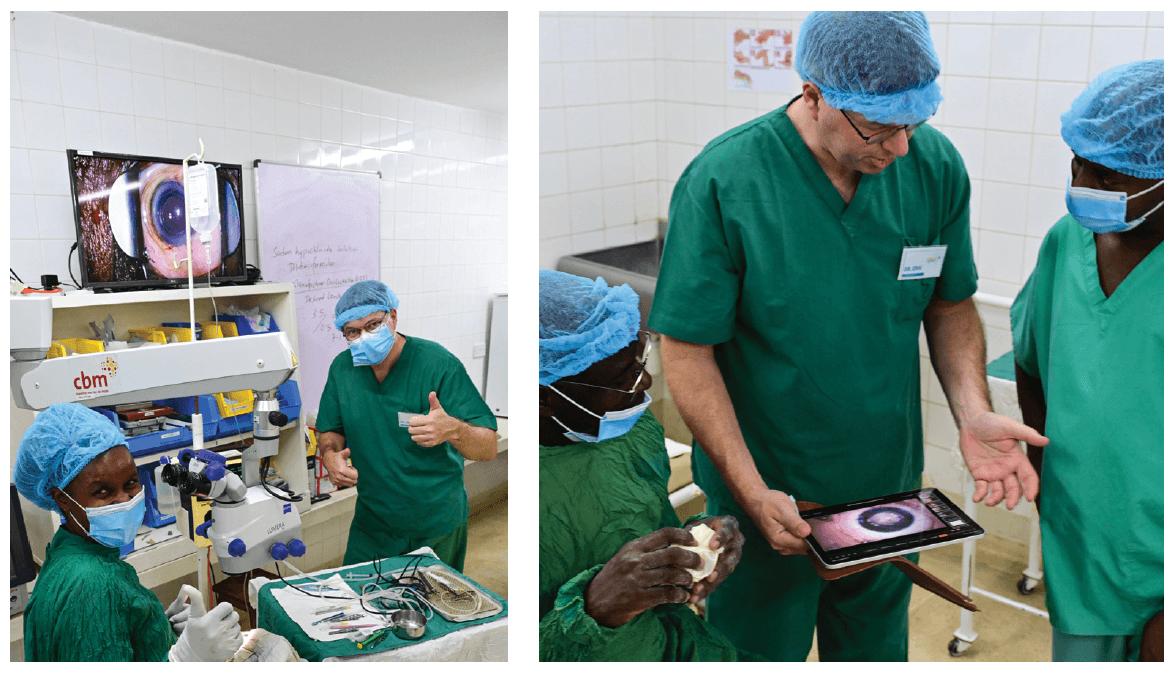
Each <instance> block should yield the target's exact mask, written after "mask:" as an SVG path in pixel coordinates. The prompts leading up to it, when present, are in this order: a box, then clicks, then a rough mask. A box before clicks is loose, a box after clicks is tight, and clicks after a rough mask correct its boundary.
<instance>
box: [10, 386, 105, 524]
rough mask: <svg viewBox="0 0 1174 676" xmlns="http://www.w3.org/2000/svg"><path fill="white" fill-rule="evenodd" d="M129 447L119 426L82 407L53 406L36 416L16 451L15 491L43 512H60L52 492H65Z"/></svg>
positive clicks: (13, 471) (13, 478)
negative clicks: (94, 465) (90, 467)
mask: <svg viewBox="0 0 1174 676" xmlns="http://www.w3.org/2000/svg"><path fill="white" fill-rule="evenodd" d="M125 444H126V437H124V436H122V432H121V431H119V429H118V425H116V424H114V423H113V422H112V421H111V420H110V419H109V418H107V417H106V416H104V415H102V414H101V413H98V412H97V411H91V410H90V409H88V408H86V407H85V406H82V405H81V404H53V405H52V406H50V407H49V408H47V409H45V410H44V411H41V412H40V413H38V414H37V417H36V419H35V420H33V424H32V425H30V426H29V428H28V430H27V431H25V433H24V437H22V438H21V440H20V447H19V448H17V450H16V467H15V468H14V469H13V470H12V480H13V483H15V484H16V490H18V491H20V494H21V495H23V496H24V497H25V499H27V500H28V501H29V502H31V503H33V504H34V505H36V506H38V507H40V508H41V509H46V510H49V509H52V510H56V509H57V503H55V502H53V498H52V497H51V496H50V495H49V489H50V488H61V489H64V488H65V487H66V486H68V485H69V482H70V481H73V478H74V477H75V476H77V475H78V473H79V472H81V471H82V468H84V467H85V466H86V465H87V464H89V462H90V461H91V460H93V459H94V458H96V457H98V456H99V455H101V454H102V453H104V452H106V451H107V450H109V449H111V448H114V447H115V446H123V445H125Z"/></svg>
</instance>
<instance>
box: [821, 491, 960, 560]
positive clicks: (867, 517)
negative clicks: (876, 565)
mask: <svg viewBox="0 0 1174 676" xmlns="http://www.w3.org/2000/svg"><path fill="white" fill-rule="evenodd" d="M799 516H800V518H802V519H803V520H804V521H806V522H807V523H808V524H809V525H810V526H811V534H810V535H808V536H807V544H808V545H810V547H811V553H812V554H814V555H815V557H816V558H818V559H819V560H820V561H821V562H822V563H823V564H824V565H825V566H827V567H828V568H843V567H844V566H848V565H852V564H857V563H865V562H868V561H878V560H880V559H883V558H885V557H888V556H895V555H899V554H908V553H911V552H916V551H921V550H923V549H931V548H933V547H941V546H943V545H948V544H954V543H956V542H961V541H963V540H970V539H974V538H980V537H982V536H983V530H982V526H979V525H978V524H977V523H975V522H974V520H973V519H971V518H970V517H969V516H967V515H966V513H965V512H964V511H963V510H962V509H959V508H958V506H957V505H955V504H954V503H952V502H950V500H949V498H947V497H946V496H945V495H943V494H942V492H941V491H939V490H938V489H936V488H922V489H918V490H913V491H904V492H902V493H894V494H892V495H884V496H880V497H876V498H872V499H869V500H862V501H858V502H850V503H845V504H842V505H832V506H830V507H818V508H815V509H810V510H807V511H803V512H800V513H799Z"/></svg>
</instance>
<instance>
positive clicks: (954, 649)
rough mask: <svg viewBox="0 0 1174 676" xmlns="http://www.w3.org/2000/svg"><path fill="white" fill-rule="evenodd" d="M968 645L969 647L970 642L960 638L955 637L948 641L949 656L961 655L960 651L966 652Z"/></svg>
mask: <svg viewBox="0 0 1174 676" xmlns="http://www.w3.org/2000/svg"><path fill="white" fill-rule="evenodd" d="M969 647H970V644H969V643H967V642H966V641H963V640H962V639H960V638H956V639H954V640H953V641H950V645H949V650H950V657H959V656H961V655H962V653H964V652H966V649H967V648H969Z"/></svg>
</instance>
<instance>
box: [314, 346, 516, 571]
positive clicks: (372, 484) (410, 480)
mask: <svg viewBox="0 0 1174 676" xmlns="http://www.w3.org/2000/svg"><path fill="white" fill-rule="evenodd" d="M405 339H406V341H407V342H406V343H405V344H404V347H403V350H402V351H401V352H400V356H399V359H398V361H396V363H395V365H394V366H392V368H391V371H390V372H389V373H388V374H387V377H386V378H384V379H383V382H382V383H380V382H378V381H376V379H375V372H374V370H373V369H372V368H371V367H369V366H359V367H356V366H355V365H354V361H353V360H352V358H351V353H350V350H343V351H342V352H341V353H340V354H339V355H338V356H337V357H335V358H334V361H333V362H332V363H331V365H330V371H329V374H328V376H327V380H326V387H325V389H324V390H323V392H322V400H321V402H320V404H319V409H318V418H317V423H316V425H317V428H318V431H319V432H338V433H339V434H342V435H344V436H345V437H346V443H347V446H348V447H349V448H350V449H351V456H350V457H351V464H352V465H353V466H354V468H355V469H356V470H357V471H358V473H359V483H358V485H357V486H356V488H357V489H358V497H357V499H356V502H355V516H354V520H353V521H352V527H351V534H350V543H351V545H352V546H356V545H361V546H362V547H363V549H364V550H365V551H379V552H382V555H383V556H384V557H385V556H394V555H397V554H400V553H401V552H399V551H390V550H385V549H380V547H381V546H382V544H383V543H384V539H383V538H381V534H392V536H393V537H396V538H433V537H439V536H441V535H445V534H447V533H451V532H452V531H453V530H455V529H456V528H457V527H458V526H460V525H461V524H462V523H465V522H466V521H467V520H468V518H469V498H468V496H467V494H466V493H465V482H464V467H465V459H464V458H463V457H461V454H460V453H459V452H458V451H457V449H455V448H453V446H452V444H449V443H447V442H446V443H444V444H441V445H440V446H436V447H433V448H424V447H422V446H418V445H416V444H415V443H413V442H412V439H411V435H410V434H409V433H408V428H407V427H406V426H404V427H401V426H400V424H399V413H401V412H404V413H411V414H413V415H426V414H427V413H428V411H429V410H430V405H429V402H428V393H429V392H436V397H437V399H438V400H439V401H440V405H441V406H442V407H443V408H444V410H445V412H447V413H448V414H449V415H451V416H453V417H454V418H458V419H460V420H463V421H465V422H467V423H469V424H470V425H474V426H477V427H487V428H489V429H493V430H496V429H497V419H496V418H495V417H494V415H493V411H492V410H490V408H489V406H488V405H486V403H485V400H484V399H482V398H481V394H480V393H479V392H478V391H477V387H476V386H475V385H473V381H472V380H470V379H469V374H468V372H467V371H465V367H464V365H463V364H461V361H460V360H459V359H457V358H456V357H455V356H453V355H452V353H450V352H449V351H448V350H446V349H444V348H443V347H442V346H440V345H439V344H437V343H434V342H432V341H429V340H423V339H421V338H412V337H407V336H405ZM355 524H358V525H359V526H360V528H356V527H355ZM368 531H369V532H368ZM387 539H388V540H390V538H387ZM381 558H382V557H381Z"/></svg>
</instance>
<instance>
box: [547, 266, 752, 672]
mask: <svg viewBox="0 0 1174 676" xmlns="http://www.w3.org/2000/svg"><path fill="white" fill-rule="evenodd" d="M639 303H640V299H639V298H638V297H637V295H636V292H634V291H632V289H631V287H629V286H628V285H627V284H624V285H621V286H617V287H609V286H608V285H607V282H605V281H604V279H603V278H602V277H600V278H598V279H596V280H594V281H592V280H590V279H586V278H583V277H577V276H575V275H569V274H566V273H563V272H556V271H553V270H542V271H540V272H539V291H538V346H539V347H538V352H539V357H538V361H539V367H538V368H539V371H538V383H539V388H538V439H539V442H540V443H541V445H540V446H539V447H538V497H539V503H538V505H539V512H538V514H539V516H538V554H539V559H538V560H539V565H538V590H539V592H538V608H539V612H540V615H541V623H540V624H539V639H538V641H539V643H538V645H539V658H540V659H541V660H543V661H616V660H623V661H718V660H721V661H729V660H735V659H739V658H743V659H745V658H747V657H748V656H746V655H744V654H743V655H740V654H739V652H738V650H737V649H736V648H735V647H734V646H733V645H732V644H731V643H730V641H729V640H728V639H727V638H726V637H724V636H722V635H721V633H720V632H718V631H717V630H715V629H714V628H713V627H712V626H711V625H710V624H709V623H707V622H705V621H704V620H702V619H701V618H699V617H698V616H697V615H696V614H695V613H694V612H693V611H691V610H690V609H689V608H688V607H686V606H685V605H683V604H684V603H685V602H686V601H689V602H692V603H696V602H698V601H700V600H701V599H702V598H705V596H706V595H708V594H709V593H710V592H711V591H712V590H713V589H715V588H717V587H718V586H720V585H721V584H722V582H723V581H724V580H725V579H726V576H727V575H728V574H729V572H730V571H731V570H733V568H734V566H736V565H737V563H738V559H739V557H740V556H741V551H742V542H743V537H742V535H741V533H740V532H739V529H738V522H737V521H736V520H735V519H734V518H733V517H730V516H720V517H717V516H715V517H710V516H707V515H705V514H701V515H696V516H693V517H690V519H689V523H688V524H686V527H692V526H694V525H696V524H697V523H705V524H706V525H707V526H709V527H710V528H712V529H713V530H714V531H715V534H714V536H713V538H712V540H711V542H710V543H709V547H710V549H711V551H712V550H716V549H717V548H718V547H724V550H723V551H722V553H721V555H720V557H719V558H718V560H717V562H716V564H715V568H714V570H713V572H712V573H710V574H709V575H708V576H706V577H704V578H702V579H700V580H696V581H695V580H694V579H693V576H692V575H690V573H689V569H691V568H698V567H699V566H700V565H701V558H700V556H699V555H698V554H697V553H694V552H689V551H685V550H684V549H680V548H678V547H673V546H672V545H674V544H676V545H684V546H691V545H694V544H696V543H695V542H694V539H693V536H692V535H691V534H690V533H689V531H688V530H685V529H684V528H683V527H682V526H681V522H680V520H679V519H678V518H677V514H676V512H675V511H674V510H673V506H672V504H670V502H669V496H668V479H669V459H668V453H667V452H666V451H665V443H664V428H663V427H661V425H660V423H659V422H657V420H656V418H655V417H654V416H653V415H652V413H651V412H649V411H648V410H647V406H648V403H649V402H650V397H648V395H647V394H646V390H647V389H648V387H649V386H650V385H651V384H652V377H651V375H650V374H649V373H648V372H647V371H646V370H645V365H646V362H647V358H648V352H647V349H646V348H648V347H649V344H648V342H647V341H648V339H649V335H648V332H647V331H640V330H639V329H640V310H639ZM601 418H604V419H605V420H601ZM613 419H615V420H614V421H613Z"/></svg>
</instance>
